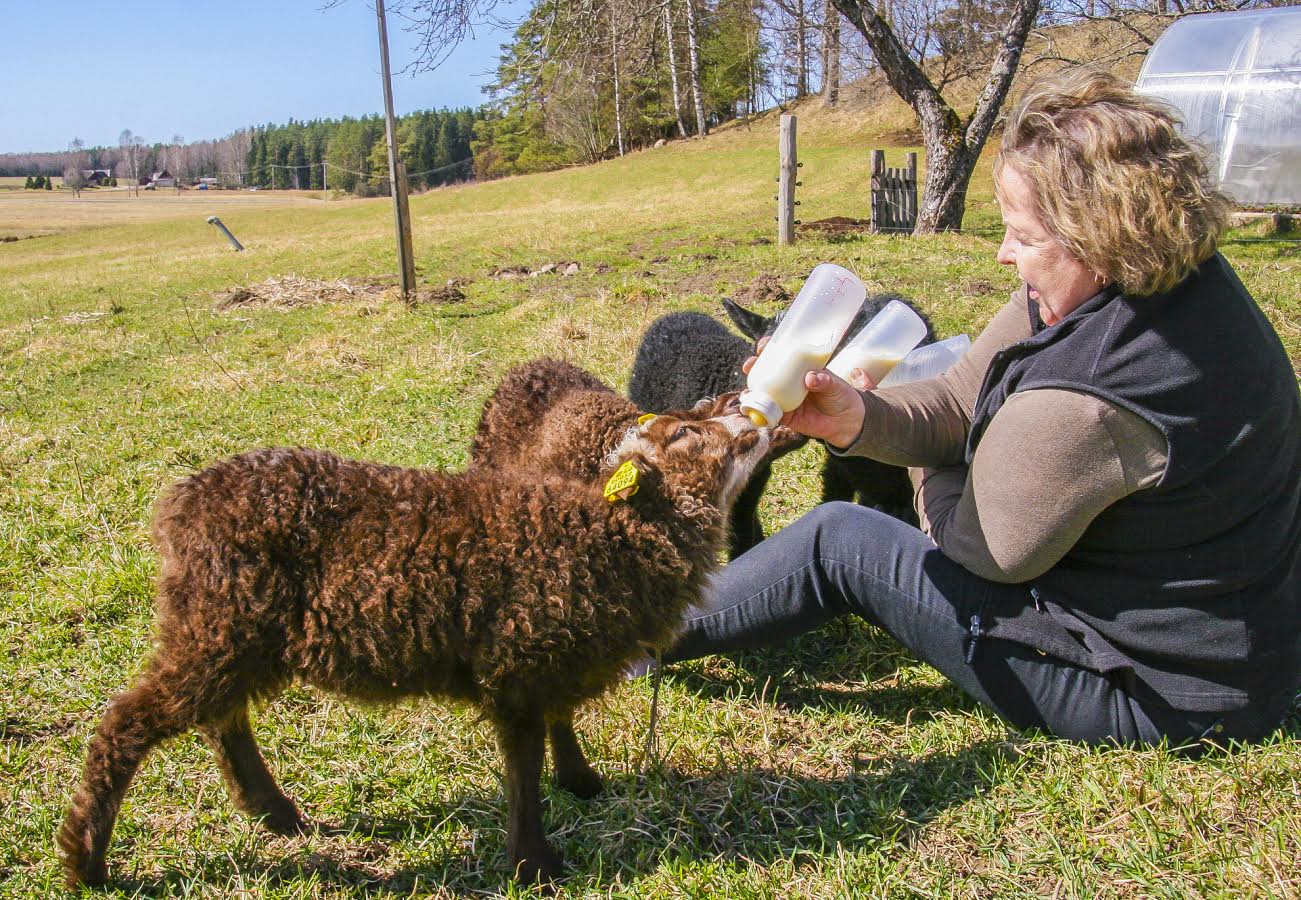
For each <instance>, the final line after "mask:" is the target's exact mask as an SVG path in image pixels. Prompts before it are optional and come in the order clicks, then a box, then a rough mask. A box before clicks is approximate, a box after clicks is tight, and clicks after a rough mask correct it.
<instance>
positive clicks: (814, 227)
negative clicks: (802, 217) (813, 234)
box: [800, 216, 872, 234]
mask: <svg viewBox="0 0 1301 900" xmlns="http://www.w3.org/2000/svg"><path fill="white" fill-rule="evenodd" d="M800 228H801V229H803V230H805V231H821V232H824V233H826V234H844V233H846V232H859V231H870V230H871V228H872V221H871V220H870V219H854V218H850V217H849V216H831V217H830V218H828V219H818V220H817V221H816V222H803V223H801V224H800Z"/></svg>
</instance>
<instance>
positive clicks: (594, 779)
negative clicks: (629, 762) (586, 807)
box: [556, 769, 605, 800]
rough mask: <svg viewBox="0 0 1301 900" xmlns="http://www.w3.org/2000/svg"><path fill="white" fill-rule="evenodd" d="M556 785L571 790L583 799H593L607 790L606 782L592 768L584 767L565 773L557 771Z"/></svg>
mask: <svg viewBox="0 0 1301 900" xmlns="http://www.w3.org/2000/svg"><path fill="white" fill-rule="evenodd" d="M556 787H558V788H561V789H562V790H566V791H569V793H571V794H573V795H574V796H575V797H579V798H581V799H583V800H591V799H592V798H593V797H595V796H596V795H597V794H599V793H601V791H603V790H605V782H604V781H602V780H601V776H600V775H597V774H596V773H595V772H594V771H592V770H591V769H582V770H580V771H577V772H566V773H565V774H563V775H561V774H559V773H557V775H556Z"/></svg>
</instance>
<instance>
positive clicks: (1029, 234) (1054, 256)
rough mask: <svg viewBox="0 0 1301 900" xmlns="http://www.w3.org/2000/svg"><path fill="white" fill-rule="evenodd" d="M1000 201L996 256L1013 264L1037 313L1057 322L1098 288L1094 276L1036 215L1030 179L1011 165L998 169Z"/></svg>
mask: <svg viewBox="0 0 1301 900" xmlns="http://www.w3.org/2000/svg"><path fill="white" fill-rule="evenodd" d="M998 188H999V189H998V197H999V206H1000V207H1001V208H1002V210H1003V226H1004V227H1005V228H1006V229H1007V230H1006V231H1005V232H1004V234H1003V244H1002V246H1000V247H999V248H998V261H999V262H1001V263H1002V264H1003V265H1005V266H1016V273H1017V275H1019V276H1020V277H1021V280H1022V281H1024V282H1025V283H1026V284H1027V285H1029V287H1030V299H1031V300H1033V301H1035V302H1036V303H1038V304H1039V318H1041V319H1043V321H1044V324H1045V325H1056V324H1057V323H1058V322H1060V321H1061V320H1062V319H1063V318H1065V317H1066V316H1067V315H1069V314H1070V313H1071V312H1072V311H1073V310H1074V309H1075V308H1076V307H1077V306H1079V305H1080V304H1081V303H1083V302H1084V301H1085V300H1088V299H1089V298H1090V297H1092V296H1093V295H1094V294H1096V293H1097V292H1098V290H1099V289H1100V286H1101V282H1100V281H1099V279H1097V278H1096V277H1094V274H1093V273H1092V272H1090V271H1089V270H1088V268H1087V267H1086V266H1085V265H1084V263H1082V262H1080V261H1079V260H1078V259H1076V258H1075V257H1073V256H1071V254H1070V253H1069V252H1068V251H1067V249H1066V248H1065V247H1064V246H1062V244H1061V242H1060V241H1058V240H1057V239H1056V238H1055V237H1053V236H1052V234H1051V233H1050V232H1049V231H1048V229H1047V228H1045V227H1044V225H1043V223H1042V222H1041V221H1039V216H1038V214H1037V213H1036V212H1035V209H1034V202H1033V197H1034V194H1033V193H1032V191H1031V188H1030V182H1028V181H1027V180H1026V179H1025V177H1024V176H1023V175H1022V174H1021V173H1020V172H1018V171H1017V170H1016V169H1014V168H1013V167H1012V166H1010V165H1005V166H1003V167H1002V169H1001V170H1000V172H999V175H998Z"/></svg>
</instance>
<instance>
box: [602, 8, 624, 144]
mask: <svg viewBox="0 0 1301 900" xmlns="http://www.w3.org/2000/svg"><path fill="white" fill-rule="evenodd" d="M606 10H607V12H608V14H609V17H610V66H611V68H613V70H614V74H613V79H614V134H615V137H616V139H617V140H618V143H619V155H620V156H623V100H622V97H623V94H622V89H621V86H620V84H619V56H620V48H619V16H618V11H617V10H616V9H615V5H614V3H607V4H606Z"/></svg>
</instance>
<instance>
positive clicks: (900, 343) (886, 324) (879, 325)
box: [827, 300, 926, 387]
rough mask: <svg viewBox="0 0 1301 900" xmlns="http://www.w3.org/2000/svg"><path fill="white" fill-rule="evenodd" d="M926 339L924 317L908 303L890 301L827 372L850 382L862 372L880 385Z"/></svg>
mask: <svg viewBox="0 0 1301 900" xmlns="http://www.w3.org/2000/svg"><path fill="white" fill-rule="evenodd" d="M924 337H926V323H925V322H923V321H922V318H921V316H919V315H917V313H915V312H913V311H912V309H911V308H909V307H908V305H907V304H904V303H900V302H899V301H898V300H891V301H890V302H889V303H887V304H886V305H885V308H884V309H882V310H881V311H880V312H879V313H877V314H876V315H875V316H873V317H872V321H870V322H868V323H867V324H866V325H864V326H863V330H862V331H860V332H859V333H858V334H856V335H854V336H853V338H851V339H850V341H849V343H847V344H845V346H844V347H841V348H840V352H839V353H837V354H836V358H835V359H833V360H832V361H831V362H830V363H828V364H827V371H828V372H830V373H831V374H833V375H838V376H839V377H841V378H843V379H844V380H845V381H849V373H850V372H852V371H854V370H855V369H862V370H863V371H864V372H866V373H867V377H869V378H871V379H872V384H874V385H879V384H880V383H881V382H882V381H883V380H884V379H885V376H887V375H889V374H890V370H891V369H893V368H894V367H895V366H897V365H899V363H900V362H901V361H902V360H903V358H904V357H905V356H907V355H908V351H909V350H911V349H912V348H913V347H916V346H917V344H918V343H919V342H920V341H921V339H922V338H924ZM850 384H853V382H852V381H850ZM855 387H857V385H855Z"/></svg>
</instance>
